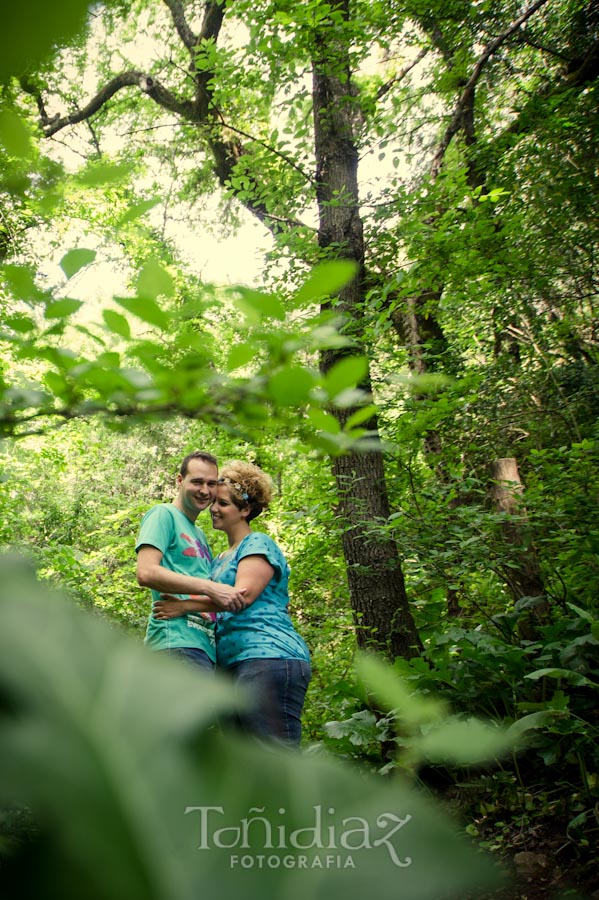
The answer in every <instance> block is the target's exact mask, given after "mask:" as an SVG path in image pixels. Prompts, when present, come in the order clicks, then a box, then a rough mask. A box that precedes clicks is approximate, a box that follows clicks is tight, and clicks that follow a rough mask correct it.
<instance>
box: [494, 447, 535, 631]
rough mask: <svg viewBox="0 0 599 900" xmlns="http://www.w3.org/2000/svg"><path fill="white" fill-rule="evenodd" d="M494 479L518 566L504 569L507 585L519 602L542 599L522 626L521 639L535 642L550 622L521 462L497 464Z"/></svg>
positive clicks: (499, 461)
mask: <svg viewBox="0 0 599 900" xmlns="http://www.w3.org/2000/svg"><path fill="white" fill-rule="evenodd" d="M491 478H492V480H493V488H492V492H491V496H492V499H493V502H494V504H495V506H496V508H497V509H498V510H499V511H500V512H502V513H505V514H506V520H505V522H504V523H503V526H502V531H503V536H504V538H505V541H506V543H507V544H508V547H509V550H510V551H511V554H512V555H511V561H512V562H513V563H515V565H512V566H509V567H507V566H505V567H504V568H503V572H504V578H505V581H506V584H507V586H508V588H509V590H510V592H511V594H512V596H513V598H514V601H515V602H517V601H518V600H521V599H522V598H524V597H530V598H538V602H537V603H535V604H534V606H531V607H530V609H529V613H528V615H527V616H525V617H524V618H523V619H522V621H521V622H520V626H519V627H520V633H521V636H522V637H526V638H528V639H531V640H532V639H534V637H535V636H536V626H537V625H539V624H541V623H542V622H543V621H546V620H547V616H548V612H549V607H548V604H547V600H546V597H545V587H544V584H543V577H542V575H541V570H540V567H539V560H538V557H537V553H536V550H535V547H534V544H533V541H532V535H531V534H530V527H529V524H528V515H527V512H526V507H525V506H524V503H523V493H524V487H523V485H522V482H521V481H520V473H519V471H518V463H517V461H516V460H515V459H514V458H513V457H506V458H503V459H496V460H494V462H493V463H491Z"/></svg>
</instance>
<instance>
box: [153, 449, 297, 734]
mask: <svg viewBox="0 0 599 900" xmlns="http://www.w3.org/2000/svg"><path fill="white" fill-rule="evenodd" d="M271 497H272V482H271V480H270V478H269V477H268V475H266V474H265V473H264V472H263V471H262V470H261V469H259V468H258V466H254V465H252V464H251V463H245V462H241V461H237V460H236V461H234V462H231V463H228V464H227V465H226V466H225V467H224V469H223V470H222V473H221V477H220V478H219V479H218V486H217V493H216V500H215V501H214V503H213V505H212V507H211V510H210V512H211V515H212V524H213V526H214V528H215V529H217V530H218V531H224V532H225V534H226V535H227V538H228V542H229V548H228V550H226V551H225V552H224V553H221V554H220V556H218V557H217V558H216V559H215V560H214V562H213V565H212V575H211V579H212V581H218V582H221V583H223V584H228V585H231V586H234V587H235V588H236V590H238V591H239V590H242V589H244V590H245V598H246V600H245V605H244V608H243V609H241V610H238V611H236V612H232V613H228V612H227V613H219V614H218V615H217V623H216V654H217V664H218V666H219V668H221V669H225V670H226V671H228V672H230V673H231V674H232V675H233V677H234V678H235V680H236V682H237V683H238V684H240V685H243V686H247V687H248V688H249V689H250V690H251V697H252V700H251V705H250V707H249V708H248V709H247V710H246V711H245V712H244V714H243V716H242V717H241V718H240V724H241V726H242V727H243V729H244V730H246V731H249V732H251V733H252V734H255V735H257V736H260V737H268V738H275V739H277V740H279V741H283V742H285V743H287V744H291V745H295V746H297V745H299V743H300V738H301V720H300V717H301V712H302V708H303V705H304V699H305V696H306V690H307V688H308V683H309V681H310V653H309V650H308V648H307V646H306V644H305V643H304V641H303V640H302V638H301V637H300V636H299V634H298V633H297V632H296V630H295V628H294V627H293V624H292V622H291V618H290V616H289V612H288V604H289V594H288V589H287V584H288V579H289V566H288V565H287V561H286V559H285V557H284V556H283V553H282V552H281V550H280V549H279V547H278V546H277V544H275V542H274V541H273V540H272V538H270V537H268V535H265V534H262V533H261V532H255V531H253V530H252V529H251V527H250V522H251V521H252V520H253V519H255V518H256V516H259V515H260V513H261V512H262V511H263V510H265V509H266V508H267V507H268V505H269V503H270V500H271ZM198 608H199V607H198V600H197V599H196V598H190V599H189V600H184V601H181V600H177V601H174V602H173V601H171V600H169V599H165V600H163V601H160V602H159V603H156V604H155V606H154V615H156V616H158V617H165V618H170V617H174V616H177V615H185V614H186V613H188V612H195V611H197V610H198ZM204 608H205V607H204Z"/></svg>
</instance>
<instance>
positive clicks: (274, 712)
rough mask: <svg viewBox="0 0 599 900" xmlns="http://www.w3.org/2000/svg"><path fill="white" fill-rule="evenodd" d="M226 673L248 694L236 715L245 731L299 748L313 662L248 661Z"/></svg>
mask: <svg viewBox="0 0 599 900" xmlns="http://www.w3.org/2000/svg"><path fill="white" fill-rule="evenodd" d="M227 671H228V672H229V673H230V674H231V675H232V676H233V678H234V679H235V682H236V683H237V684H238V685H240V686H242V687H243V688H244V690H246V693H247V694H248V695H249V700H248V701H247V702H248V705H247V706H246V707H245V708H244V710H243V712H242V713H240V714H238V716H237V724H238V726H239V727H240V728H241V729H242V731H245V732H247V733H250V734H253V735H255V736H256V737H261V738H268V739H271V740H272V739H274V740H275V741H280V742H282V743H284V744H287V745H290V746H295V747H297V746H299V743H300V740H301V736H302V724H301V715H302V709H303V706H304V700H305V697H306V691H307V690H308V684H309V683H310V676H311V674H312V673H311V668H310V663H309V662H306V660H303V659H246V660H243V661H242V662H239V663H237V664H236V665H234V666H230V667H229V668H228V669H227Z"/></svg>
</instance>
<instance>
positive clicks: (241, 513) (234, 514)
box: [210, 484, 249, 532]
mask: <svg viewBox="0 0 599 900" xmlns="http://www.w3.org/2000/svg"><path fill="white" fill-rule="evenodd" d="M248 511H249V510H248V509H247V508H245V509H239V507H238V506H235V504H234V503H233V501H232V499H231V488H230V487H229V486H228V485H227V484H219V485H218V487H217V490H216V499H215V500H214V503H213V504H212V506H211V507H210V515H211V516H212V527H213V528H216V529H217V531H225V532H228V531H230V530H231V529H232V528H234V527H235V525H238V524H239V522H241V521H243V520H247V517H248Z"/></svg>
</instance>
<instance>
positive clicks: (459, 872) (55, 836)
mask: <svg viewBox="0 0 599 900" xmlns="http://www.w3.org/2000/svg"><path fill="white" fill-rule="evenodd" d="M0 695H1V696H2V698H3V704H2V709H1V710H0V798H2V802H4V803H6V802H8V803H12V804H14V805H16V806H18V807H20V808H22V807H23V806H26V807H27V808H28V809H29V810H31V811H32V813H33V815H34V817H35V821H36V825H37V827H38V833H37V835H36V846H35V866H32V867H31V868H30V870H29V871H28V872H27V879H28V880H27V884H28V888H29V889H30V894H31V896H35V897H36V898H37V900H50V898H54V897H55V896H56V893H55V889H56V885H57V884H60V897H61V900H79V898H80V897H81V885H82V884H85V885H88V886H90V889H91V886H93V891H92V896H93V900H114V898H115V897H127V900H149V898H151V900H194V898H197V897H199V896H215V897H235V896H243V897H244V900H275V898H280V897H283V896H285V897H296V896H303V897H306V898H313V900H317V898H324V897H326V898H327V900H345V898H347V897H360V896H363V895H364V894H365V893H367V892H368V891H369V890H371V889H372V885H373V883H375V882H376V888H377V898H378V900H395V898H396V897H397V889H398V880H400V881H401V887H402V893H403V894H405V896H406V897H409V898H410V900H437V898H438V897H440V896H455V897H460V896H466V895H469V894H470V893H476V892H477V891H480V890H481V889H482V888H483V887H487V888H490V887H491V886H494V887H496V886H497V884H496V875H495V867H491V865H490V864H488V863H487V862H486V861H485V860H484V858H483V857H482V855H481V854H480V853H478V852H474V851H473V850H471V849H470V848H469V846H468V845H467V843H466V842H465V841H463V840H462V839H461V838H460V837H458V836H457V834H456V830H455V828H454V827H453V826H452V825H451V823H450V822H449V820H448V819H447V818H446V816H445V814H444V813H443V812H442V811H441V809H440V808H438V807H436V806H434V805H432V804H431V803H430V802H429V801H428V800H427V799H426V798H425V797H424V796H423V795H421V794H419V793H418V792H417V791H416V790H414V789H413V788H411V787H410V786H409V785H408V784H405V783H403V782H402V781H401V780H400V779H395V780H394V781H392V782H389V781H381V779H377V778H372V777H369V776H368V775H366V774H364V773H362V772H358V771H355V770H354V769H353V768H351V767H347V766H344V765H342V764H341V763H338V762H334V761H332V760H329V759H326V758H318V756H315V755H302V754H300V753H292V752H290V751H286V752H284V751H281V750H278V749H277V748H276V747H271V748H268V750H266V748H265V747H264V746H258V745H256V744H255V743H252V742H242V741H241V740H240V739H238V738H236V737H234V736H233V735H231V734H225V735H224V736H221V735H220V734H219V732H218V730H216V729H214V728H212V727H211V726H212V725H213V723H214V722H215V721H216V719H217V718H218V717H219V716H222V714H223V713H228V712H231V711H232V710H233V709H234V708H235V707H236V705H237V704H238V700H236V699H235V697H234V692H233V691H232V689H231V688H230V687H229V684H228V683H227V682H225V681H224V680H223V681H221V680H220V679H219V678H213V677H211V676H210V675H206V674H204V673H202V672H200V671H197V670H192V668H191V667H188V666H187V665H186V664H184V663H181V662H177V661H175V660H172V659H164V658H163V657H160V655H159V654H154V653H152V652H151V651H149V650H148V649H146V648H145V647H144V646H143V645H142V644H141V641H139V639H135V640H134V639H131V638H129V637H127V636H126V635H124V634H121V633H120V632H119V631H118V629H117V628H115V626H114V625H107V624H106V623H104V622H102V621H101V620H100V619H99V617H98V616H96V615H92V614H87V613H84V612H83V611H81V610H78V609H76V608H75V607H74V605H73V603H67V602H65V601H64V600H63V599H62V598H60V597H58V596H56V595H54V594H52V593H50V592H49V591H48V590H47V588H44V587H43V586H42V585H40V584H37V583H36V582H35V579H34V578H33V576H32V574H28V573H25V572H23V571H22V570H15V568H14V567H7V566H6V565H4V566H3V568H2V570H1V577H0ZM244 823H245V826H244ZM242 856H243V857H245V860H246V863H247V860H248V859H249V860H250V863H251V864H249V865H248V864H246V865H244V864H242V863H241V861H240V858H241V857H242ZM259 857H261V859H262V860H266V862H265V864H260V863H259V860H258V858H259ZM329 857H330V858H331V861H330V862H329V863H328V864H327V860H328V859H329ZM348 859H349V864H348V863H347V860H348ZM338 860H339V862H338ZM316 863H318V865H316ZM27 864H28V857H27V856H25V860H24V862H23V863H22V865H27Z"/></svg>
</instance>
